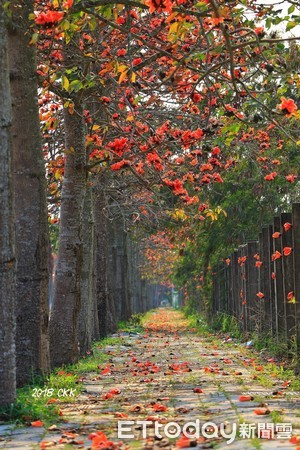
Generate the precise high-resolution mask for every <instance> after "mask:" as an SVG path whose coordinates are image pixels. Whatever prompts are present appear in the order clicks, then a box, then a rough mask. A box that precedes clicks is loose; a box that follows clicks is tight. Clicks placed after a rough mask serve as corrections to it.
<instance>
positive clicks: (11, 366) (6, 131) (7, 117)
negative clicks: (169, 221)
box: [0, 7, 16, 407]
mask: <svg viewBox="0 0 300 450" xmlns="http://www.w3.org/2000/svg"><path fill="white" fill-rule="evenodd" d="M7 45H8V44H7V31H6V26H5V21H4V12H3V9H2V7H0V67H1V70H0V98H1V102H0V205H1V208H0V324H1V326H0V407H2V406H8V405H9V404H10V403H13V402H14V400H15V397H16V361H15V304H14V300H15V275H16V266H15V234H14V213H13V183H12V149H11V135H10V131H11V98H10V86H9V68H8V55H7Z"/></svg>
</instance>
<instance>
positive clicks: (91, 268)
mask: <svg viewBox="0 0 300 450" xmlns="http://www.w3.org/2000/svg"><path fill="white" fill-rule="evenodd" d="M82 237H83V264H82V272H81V308H80V313H79V320H78V341H79V347H80V354H81V355H85V354H86V352H87V351H88V350H90V349H91V345H92V341H93V339H98V338H99V323H98V314H97V308H95V298H96V286H95V219H94V209H93V190H92V188H91V187H90V188H88V190H87V193H86V196H85V201H84V207H83V226H82ZM95 322H96V323H95Z"/></svg>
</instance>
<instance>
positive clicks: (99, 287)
mask: <svg viewBox="0 0 300 450" xmlns="http://www.w3.org/2000/svg"><path fill="white" fill-rule="evenodd" d="M103 177H104V181H103ZM99 178H100V180H99V179H98V182H97V183H96V185H95V222H96V298H97V305H98V319H99V332H100V337H105V336H106V335H107V334H108V333H112V332H114V331H115V330H116V328H117V323H116V313H115V304H114V300H113V297H112V295H111V294H112V292H111V290H110V289H109V286H108V278H109V274H108V272H109V270H110V266H109V263H108V259H109V242H108V239H109V235H108V223H107V222H108V219H107V217H106V215H105V214H104V208H105V193H104V190H103V183H105V175H104V174H102V175H101V176H100V175H99Z"/></svg>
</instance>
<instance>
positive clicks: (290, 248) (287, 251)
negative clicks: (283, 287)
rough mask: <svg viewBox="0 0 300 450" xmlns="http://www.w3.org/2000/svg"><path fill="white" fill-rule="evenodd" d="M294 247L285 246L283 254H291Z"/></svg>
mask: <svg viewBox="0 0 300 450" xmlns="http://www.w3.org/2000/svg"><path fill="white" fill-rule="evenodd" d="M292 251H293V249H292V247H284V249H283V254H284V256H289V255H290V254H291V253H292Z"/></svg>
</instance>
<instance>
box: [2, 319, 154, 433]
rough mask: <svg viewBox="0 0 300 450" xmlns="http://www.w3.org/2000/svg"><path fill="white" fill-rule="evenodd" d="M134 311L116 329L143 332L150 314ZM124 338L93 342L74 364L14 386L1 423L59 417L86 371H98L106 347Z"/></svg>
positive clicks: (80, 386)
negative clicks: (134, 312) (15, 392)
mask: <svg viewBox="0 0 300 450" xmlns="http://www.w3.org/2000/svg"><path fill="white" fill-rule="evenodd" d="M151 313H152V311H149V312H148V313H146V314H134V315H133V316H132V317H131V318H130V319H129V320H128V322H121V323H120V324H119V326H118V331H119V332H129V333H138V332H141V331H143V322H144V320H146V319H147V317H149V316H150V315H151ZM123 343H124V339H123V338H122V337H121V336H120V337H106V338H103V339H101V340H100V341H98V342H95V343H94V344H93V347H92V351H91V352H90V354H89V355H87V356H85V357H82V358H80V359H79V361H78V362H77V363H76V364H73V365H69V366H66V367H63V368H58V369H55V370H54V371H53V372H51V373H50V374H49V375H48V376H44V377H42V376H38V377H33V378H32V381H31V382H30V383H29V384H28V385H26V386H24V387H22V388H19V389H17V399H16V401H15V402H14V403H13V404H11V405H10V406H9V407H6V408H0V423H1V422H5V423H15V424H16V425H20V424H24V423H25V424H30V422H33V421H35V420H42V421H43V422H44V423H45V425H46V426H47V425H50V424H51V423H53V422H58V421H59V420H62V417H61V416H60V408H61V406H62V405H63V404H64V403H72V402H75V401H76V399H77V397H78V395H79V394H80V393H81V392H82V390H83V383H82V381H83V378H84V376H85V375H86V374H88V373H93V372H95V373H99V367H98V366H99V365H101V364H104V363H105V362H106V361H108V360H109V358H110V356H109V355H108V354H106V353H105V351H104V350H105V347H106V346H110V345H111V346H113V345H116V346H120V345H122V344H123Z"/></svg>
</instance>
